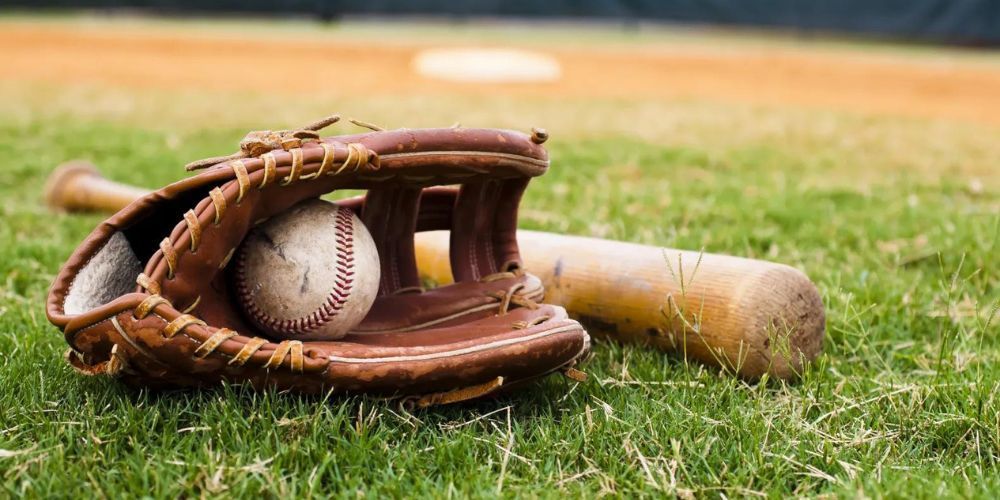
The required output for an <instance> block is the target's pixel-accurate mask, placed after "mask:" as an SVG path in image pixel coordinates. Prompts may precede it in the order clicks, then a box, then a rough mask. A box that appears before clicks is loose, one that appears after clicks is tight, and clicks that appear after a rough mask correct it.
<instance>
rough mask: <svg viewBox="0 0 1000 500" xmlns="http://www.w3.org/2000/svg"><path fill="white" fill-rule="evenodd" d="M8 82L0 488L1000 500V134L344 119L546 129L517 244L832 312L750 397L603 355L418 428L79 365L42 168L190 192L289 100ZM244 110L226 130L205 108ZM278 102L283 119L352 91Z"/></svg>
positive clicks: (607, 347) (838, 121)
mask: <svg viewBox="0 0 1000 500" xmlns="http://www.w3.org/2000/svg"><path fill="white" fill-rule="evenodd" d="M4 94H5V95H6V96H7V97H8V98H7V99H5V102H4V103H3V104H0V155H2V156H3V157H4V158H7V159H8V161H7V164H6V165H5V167H4V168H3V169H0V221H2V222H0V242H2V243H0V332H2V333H3V334H4V335H2V336H0V491H3V492H4V494H5V495H8V496H27V497H50V496H63V497H69V496H72V497H107V496H154V497H174V496H209V497H211V496H230V495H231V496H251V495H262V496H268V497H289V496H326V495H333V494H337V495H338V496H361V495H371V496H434V497H465V496H476V497H480V496H494V495H498V494H500V495H502V496H510V497H515V496H518V497H520V496H527V497H564V496H583V495H588V496H589V495H592V494H609V495H615V496H633V495H649V496H654V495H655V496H659V495H677V496H681V497H689V496H695V497H722V496H726V497H743V496H756V495H764V496H771V497H782V496H789V495H801V496H823V495H832V496H844V497H855V496H866V497H918V498H931V497H934V498H937V497H984V498H988V497H991V496H993V495H995V492H996V491H1000V401H998V396H997V394H1000V335H998V333H1000V326H998V325H1000V313H998V312H997V305H998V304H1000V266H998V262H997V261H998V259H997V257H998V255H1000V246H998V241H1000V195H998V189H1000V187H998V186H1000V173H998V172H997V170H996V165H997V164H1000V145H998V144H996V141H995V138H996V130H995V129H990V128H987V127H985V126H976V125H969V124H961V123H943V122H933V121H916V120H912V119H910V120H904V119H895V118H892V117H863V116H850V115H842V114H837V113H834V112H829V111H816V110H794V109H775V108H754V107H746V106H740V105H738V104H731V103H729V104H727V103H698V102H670V103H600V102H598V103H583V102H572V101H566V100H558V99H554V100H553V101H552V102H549V103H539V102H536V101H530V100H526V99H522V100H514V101H504V100H503V99H502V98H500V99H498V101H497V102H475V103H473V102H471V101H470V102H463V101H461V99H462V98H455V100H452V101H451V102H450V103H449V104H450V107H448V106H445V105H444V104H445V101H446V99H445V98H443V97H440V96H438V97H435V96H430V97H428V98H427V100H426V101H417V100H406V99H403V98H391V97H379V96H376V97H365V98H363V99H361V100H360V101H354V102H352V103H351V106H352V108H353V110H354V111H358V110H362V111H367V112H368V114H367V115H365V117H366V118H367V117H372V119H373V120H374V121H377V122H380V123H386V124H390V125H393V126H400V125H404V124H405V125H433V124H448V123H450V122H451V121H453V119H454V117H456V116H457V117H463V116H466V115H468V114H471V115H472V116H471V118H473V120H471V121H465V120H466V119H465V118H463V122H464V123H466V124H468V125H470V126H471V125H500V126H517V127H519V128H522V129H523V128H526V127H528V126H530V125H533V124H537V123H545V124H547V125H548V126H549V128H550V130H552V131H553V132H554V139H553V141H552V142H551V145H550V152H551V154H552V156H553V158H554V160H555V162H554V167H553V169H552V171H551V172H550V173H549V174H548V175H546V176H545V177H543V178H541V179H539V180H538V181H536V182H535V183H533V185H532V187H531V189H529V191H528V194H527V197H526V199H525V210H524V217H523V220H522V225H523V226H524V227H528V228H535V229H545V230H551V231H560V232H566V233H574V234H591V235H598V236H604V237H610V238H619V239H627V240H633V241H639V242H643V243H651V244H658V245H665V246H671V247H678V248H690V249H701V248H704V249H705V250H706V251H709V252H720V253H731V254H736V255H743V256H751V257H757V258H766V259H771V260H776V261H780V262H785V263H788V264H791V265H794V266H797V267H799V268H801V269H803V270H804V271H806V273H807V274H808V275H809V276H810V277H811V278H812V279H813V280H814V281H815V282H816V283H817V284H818V286H819V288H820V290H821V292H822V294H823V297H824V300H825V303H826V308H827V314H828V327H827V332H828V336H827V339H826V344H825V354H824V356H823V357H822V358H821V359H820V361H819V362H818V363H816V364H815V365H813V366H812V367H811V368H810V369H809V370H808V371H807V372H806V373H805V375H804V378H803V380H802V381H800V382H799V383H795V384H785V383H782V382H779V381H774V380H771V381H766V382H764V383H760V384H747V383H744V382H741V381H739V380H735V379H733V378H731V377H729V376H726V375H723V374H720V373H719V372H717V371H715V370H713V369H709V368H705V367H702V366H699V365H696V364H689V363H686V362H684V361H683V360H680V359H677V358H674V357H671V356H669V355H667V354H664V353H659V352H654V351H650V350H646V349H642V348H637V347H632V346H622V345H618V344H615V343H610V342H599V343H598V344H597V345H596V356H595V357H594V358H593V359H592V360H591V361H590V362H589V364H588V365H586V367H585V368H586V370H587V371H588V372H589V373H590V375H591V379H590V381H589V382H587V383H584V384H580V385H577V384H573V383H569V382H568V381H566V380H562V379H559V378H555V377H554V378H551V379H548V380H545V381H543V382H541V383H539V384H537V385H535V386H532V387H531V389H530V390H525V391H521V392H519V393H516V394H513V395H509V396H505V397H503V398H501V399H499V400H495V401H485V402H479V403H474V404H466V405H460V406H454V407H442V408H435V409H433V410H429V411H422V412H418V413H415V414H407V413H404V412H402V411H401V410H399V409H398V408H397V407H396V406H395V405H393V404H391V403H385V402H381V401H377V400H370V399H364V398H353V399H344V398H316V397H301V396H297V395H293V394H281V393H275V392H263V393H258V392H254V391H251V390H248V389H246V388H244V387H239V386H227V387H221V388H218V389H212V390H203V391H176V392H165V393H151V392H147V391H133V390H128V389H126V388H123V387H122V386H120V385H119V384H117V383H116V382H114V381H112V380H107V379H103V378H85V377H81V376H79V375H77V374H76V373H74V372H73V371H72V370H71V369H70V368H69V366H68V365H66V364H65V363H64V362H62V361H61V359H60V356H61V354H62V352H63V350H64V349H65V343H64V341H63V340H62V339H61V337H60V335H59V332H58V331H56V329H55V328H54V327H52V326H51V325H49V324H48V322H47V321H46V319H45V315H44V307H43V303H44V300H45V295H46V291H47V287H48V285H49V284H50V283H51V281H52V279H53V278H54V275H55V273H56V272H57V270H58V268H59V266H60V265H61V264H62V262H63V261H64V260H65V258H66V257H67V256H68V254H69V252H70V251H71V250H72V249H73V248H74V246H75V245H76V244H77V243H78V242H79V241H80V240H81V239H82V238H83V237H84V236H85V235H86V234H88V233H89V232H90V230H91V229H92V228H93V226H94V225H95V224H96V223H98V222H99V221H100V220H101V218H100V217H98V216H79V215H63V214H52V213H50V212H48V211H47V210H46V209H45V208H44V207H43V206H42V204H41V203H40V191H41V186H42V184H43V182H44V179H45V177H46V175H47V173H48V172H49V171H50V170H51V168H52V167H53V166H54V165H56V164H57V163H59V162H61V161H65V160H67V159H71V158H77V157H86V158H89V159H92V160H94V161H95V162H96V163H97V164H98V165H100V166H101V169H102V171H103V172H104V173H106V174H107V175H108V176H109V177H111V178H113V179H116V180H121V181H125V182H129V183H134V184H141V185H146V186H156V185H160V184H163V183H166V182H169V181H172V180H176V179H179V178H181V177H182V176H183V175H184V174H183V172H182V169H181V168H180V166H181V165H182V164H183V163H185V161H187V160H189V159H191V158H197V157H203V156H206V155H210V154H216V153H224V152H228V150H229V149H230V147H229V146H230V145H232V144H235V142H236V141H237V140H238V138H239V137H240V136H241V135H242V132H243V131H245V130H246V129H248V128H254V127H259V126H260V123H261V121H262V120H263V118H262V117H265V118H266V117H268V116H270V115H268V114H267V113H265V112H264V111H263V110H265V109H268V107H269V106H272V105H273V104H274V102H275V101H274V99H276V98H275V97H273V96H271V97H268V96H260V97H259V99H257V100H256V101H255V102H249V101H247V100H246V99H245V96H237V97H234V96H224V95H217V94H207V93H206V94H192V95H185V96H184V97H185V99H187V106H186V107H185V106H175V105H174V103H175V102H177V101H176V99H177V94H171V93H169V92H160V93H155V92H152V91H142V92H138V91H137V93H132V91H128V90H123V89H93V88H81V87H73V86H66V87H52V88H45V87H44V86H34V87H32V88H26V87H19V86H16V85H14V86H11V85H8V86H6V87H4ZM67 96H70V97H67ZM73 96H77V97H79V96H88V98H87V99H79V98H73ZM456 100H457V101H456ZM121 102H126V103H129V104H127V105H121V106H117V105H116V104H115V103H121ZM234 103H239V104H240V109H239V110H237V111H236V115H235V117H233V116H227V117H225V118H223V119H221V120H218V121H214V122H213V121H209V120H203V119H192V118H191V117H192V116H195V117H203V116H211V114H212V113H219V112H220V111H221V110H223V109H235V108H236V106H234ZM282 104H283V105H284V106H285V107H286V109H285V110H284V111H282V112H280V114H279V116H280V118H279V119H276V120H275V121H276V122H277V123H274V125H275V126H283V125H286V123H285V122H290V123H291V124H294V122H298V121H308V120H310V119H312V118H314V117H315V116H319V115H322V114H323V113H325V112H327V111H329V110H331V109H336V106H338V105H342V104H343V102H342V101H341V100H338V99H337V98H336V97H315V96H306V97H302V96H298V97H290V98H288V97H282ZM468 104H475V108H474V111H471V112H467V111H465V110H466V109H473V108H472V107H466V105H468ZM244 105H245V106H244ZM320 107H322V110H321V111H320V112H316V109H318V108H320ZM272 109H273V108H272ZM258 111H259V113H258ZM372 115H373V116H372ZM654 116H655V119H652V118H653V117H654ZM546 118H548V119H549V120H545V119H546ZM636 123H643V124H645V126H644V127H636V126H635V124H636Z"/></svg>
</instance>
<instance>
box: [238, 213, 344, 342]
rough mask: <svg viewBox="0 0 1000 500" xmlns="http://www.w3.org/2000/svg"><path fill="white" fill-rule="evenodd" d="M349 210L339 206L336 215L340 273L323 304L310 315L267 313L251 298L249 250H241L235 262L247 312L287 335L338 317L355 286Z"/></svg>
mask: <svg viewBox="0 0 1000 500" xmlns="http://www.w3.org/2000/svg"><path fill="white" fill-rule="evenodd" d="M352 215H353V214H352V213H351V211H350V209H347V208H343V207H337V215H336V216H335V217H334V229H335V231H336V232H335V234H336V249H337V272H338V274H339V276H338V277H337V279H335V280H333V289H332V290H330V295H328V296H327V298H326V302H324V303H323V304H321V305H320V306H319V308H317V310H316V311H313V312H312V313H311V314H310V315H308V316H305V317H302V318H295V319H286V320H279V319H277V318H273V317H271V316H268V315H267V314H265V313H264V312H263V311H261V310H260V308H259V307H258V306H257V303H256V302H254V301H252V300H250V298H251V297H250V289H249V287H248V286H247V282H246V266H245V265H244V264H245V259H246V252H240V253H239V256H238V257H237V262H236V293H237V295H238V296H239V298H240V300H241V302H243V304H245V305H246V306H247V314H249V315H250V317H251V318H253V320H254V321H256V322H257V323H258V324H261V325H264V326H265V327H266V328H268V329H270V330H272V331H274V332H277V333H280V334H284V335H295V334H301V333H305V332H311V331H313V330H315V329H317V328H319V327H321V326H323V325H325V324H326V323H328V322H329V321H330V320H331V319H333V318H335V317H336V316H337V315H338V314H340V311H341V310H342V309H343V308H344V304H346V303H347V299H348V298H349V297H350V294H351V289H352V288H353V287H354V221H353V217H352Z"/></svg>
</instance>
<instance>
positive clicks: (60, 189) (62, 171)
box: [45, 160, 149, 213]
mask: <svg viewBox="0 0 1000 500" xmlns="http://www.w3.org/2000/svg"><path fill="white" fill-rule="evenodd" d="M147 193H149V191H148V190H146V189H141V188H137V187H134V186H129V185H126V184H121V183H118V182H114V181H110V180H108V179H106V178H104V176H102V175H101V174H100V172H98V171H97V169H96V168H94V165H92V164H91V163H90V162H87V161H83V160H74V161H70V162H66V163H63V164H62V165H60V166H59V167H57V168H56V169H55V170H54V171H53V172H52V174H51V175H50V176H49V179H48V181H47V182H46V183H45V202H46V204H48V205H49V206H50V207H52V208H55V209H58V210H65V211H67V212H112V213H113V212H117V211H119V210H121V209H123V208H125V207H126V206H128V205H129V204H130V203H132V202H133V201H134V200H136V199H138V198H140V197H142V196H145V195H146V194H147Z"/></svg>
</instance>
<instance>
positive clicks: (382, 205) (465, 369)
mask: <svg viewBox="0 0 1000 500" xmlns="http://www.w3.org/2000/svg"><path fill="white" fill-rule="evenodd" d="M330 122H332V120H327V121H325V122H320V123H318V124H316V125H315V126H311V127H307V128H306V129H302V130H298V131H278V132H254V133H251V134H249V135H248V136H247V138H246V139H245V140H244V141H243V143H241V149H242V151H241V152H240V153H237V154H236V155H232V156H230V157H225V158H216V159H209V160H207V161H203V162H198V163H196V164H193V165H192V166H193V167H194V168H201V167H205V166H211V168H209V169H208V170H206V171H205V172H203V173H200V174H199V175H196V176H193V177H190V178H188V179H185V180H182V181H180V182H177V183H174V184H171V185H169V186H167V187H164V188H162V189H160V190H159V191H156V192H153V193H151V194H149V195H147V196H145V197H143V198H141V199H139V200H137V201H135V202H134V203H132V204H131V205H130V206H128V207H127V208H125V209H124V210H122V211H120V212H119V213H117V214H115V215H114V216H113V217H111V218H110V219H108V220H107V221H105V222H104V223H102V224H101V225H100V226H98V227H97V229H95V230H94V232H93V233H91V235H90V236H89V237H87V239H86V240H85V241H84V242H83V244H81V245H80V247H79V248H78V249H77V250H76V251H75V252H74V253H73V255H72V256H71V257H70V259H69V261H68V262H67V263H66V265H65V266H64V267H63V269H62V270H61V271H60V273H59V275H58V277H57V278H56V280H55V283H54V284H53V285H52V288H51V290H50V292H49V297H48V303H47V311H46V312H47V314H48V317H49V320H50V321H51V322H52V323H53V324H55V325H56V326H58V327H59V328H61V329H62V330H63V332H64V333H65V337H66V341H67V342H68V343H69V345H70V346H71V349H70V350H69V351H68V353H67V359H68V360H69V362H70V363H71V364H72V365H73V366H74V367H75V368H77V369H78V370H79V371H81V372H83V373H88V374H107V375H111V376H115V377H120V378H121V379H122V380H124V381H126V382H127V383H130V384H141V385H147V386H154V387H170V386H203V385H210V384H214V383H218V382H220V381H222V380H228V381H235V382H242V381H246V382H249V383H251V384H253V385H254V386H256V387H262V386H274V387H277V388H280V389H292V390H296V391H302V392H320V391H326V390H332V391H334V392H338V393H366V394H378V395H385V396H408V401H411V402H413V403H415V405H416V406H427V405H431V404H438V403H449V402H454V401H461V400H466V399H470V398H474V397H478V396H482V395H485V394H488V393H490V392H493V391H495V390H497V389H498V388H500V387H501V386H504V387H509V386H511V385H513V384H516V383H518V382H522V381H526V380H529V379H532V378H535V377H539V376H542V375H545V374H548V373H551V372H554V371H559V370H561V371H563V372H564V373H567V374H568V375H570V376H574V377H576V376H579V375H580V373H579V372H577V371H576V370H575V369H573V368H572V367H573V366H574V364H576V363H577V361H578V360H580V359H581V358H582V357H583V356H585V355H586V354H587V353H588V351H589V348H590V339H589V337H588V335H587V333H586V332H585V331H584V329H583V328H582V327H581V326H580V324H579V323H577V322H576V321H573V320H571V319H569V318H568V317H567V316H566V312H565V310H563V309H562V308H561V307H557V306H553V305H546V304H542V303H540V302H539V301H540V300H541V298H542V296H543V289H542V286H541V283H540V281H539V280H538V279H537V278H535V277H533V276H531V275H530V274H527V273H525V272H524V271H523V269H522V268H521V260H520V257H519V255H518V248H517V240H516V235H515V230H516V227H517V207H518V204H519V202H520V199H521V195H522V193H523V191H524V189H525V187H526V186H527V184H528V181H529V179H530V178H531V177H534V176H537V175H541V174H543V173H544V172H545V171H546V169H547V168H548V157H547V153H546V152H545V149H544V148H543V147H542V146H541V143H542V142H544V140H545V135H544V133H543V132H540V131H535V132H534V133H533V134H532V135H531V136H528V135H525V134H522V133H518V132H512V131H506V130H490V129H463V128H448V129H426V130H405V129H402V130H393V131H374V132H370V133H365V134H359V135H352V136H341V137H328V138H319V136H318V134H317V133H316V132H315V130H316V129H319V128H322V127H323V126H325V125H327V124H329V123H330ZM455 184H457V185H459V186H460V187H459V188H443V187H433V186H435V185H455ZM337 189H367V190H368V192H367V195H366V196H365V197H363V198H355V199H351V200H347V201H345V202H342V203H341V204H342V205H346V206H349V207H351V208H352V209H354V210H355V211H356V212H357V213H358V215H359V217H361V219H362V220H363V221H364V222H365V225H366V226H367V227H368V229H369V231H370V232H371V234H372V236H373V238H374V240H375V243H376V246H377V248H378V251H379V257H380V261H381V266H382V272H381V276H382V279H381V284H380V291H379V297H378V298H377V299H376V301H375V304H374V305H373V306H372V308H371V310H370V311H369V313H368V315H367V316H366V318H365V319H364V321H363V322H362V323H361V324H360V325H359V326H358V327H357V328H356V329H355V330H354V331H352V332H350V333H349V334H348V335H347V336H346V337H343V338H341V339H339V340H336V341H298V340H285V341H281V342H272V341H270V340H269V339H266V338H263V336H262V335H260V334H259V333H258V332H256V331H255V330H254V328H253V327H252V326H251V323H250V322H248V321H247V320H246V319H245V318H244V317H243V316H242V314H241V312H240V311H239V307H237V306H236V305H235V303H234V301H233V299H232V276H230V274H231V273H230V272H229V269H228V267H227V264H228V261H229V259H230V257H231V255H232V254H233V251H234V249H235V248H237V246H238V245H239V244H240V242H241V241H243V239H244V238H245V237H246V235H247V233H248V231H249V230H250V229H251V228H252V227H253V226H254V224H255V223H256V222H259V221H261V220H264V219H266V218H268V217H270V216H273V215H275V214H278V213H280V212H282V211H284V210H286V209H288V208H289V207H291V206H292V205H294V204H296V203H298V202H300V201H303V200H306V199H309V198H314V197H318V196H320V195H323V194H326V193H329V192H331V191H334V190H337ZM436 229H450V230H451V252H450V256H451V263H452V268H453V274H454V277H455V281H456V283H455V284H452V285H448V286H443V287H440V288H436V289H432V290H426V291H425V290H423V289H422V288H421V283H420V280H419V278H418V274H417V267H416V262H415V258H414V250H413V233H414V231H424V230H436ZM137 276H138V279H137ZM136 283H138V286H137V285H136Z"/></svg>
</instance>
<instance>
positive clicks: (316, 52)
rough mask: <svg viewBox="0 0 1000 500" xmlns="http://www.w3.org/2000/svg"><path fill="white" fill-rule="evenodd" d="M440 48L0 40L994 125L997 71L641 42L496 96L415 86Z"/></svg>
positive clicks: (976, 65)
mask: <svg viewBox="0 0 1000 500" xmlns="http://www.w3.org/2000/svg"><path fill="white" fill-rule="evenodd" d="M453 43H454V42H452V44H453ZM524 43H530V41H527V42H525V41H522V44H524ZM440 45H441V44H439V43H434V44H431V43H428V42H422V43H419V44H401V43H398V41H397V42H396V43H379V42H378V41H377V39H376V38H374V37H370V38H369V39H365V40H346V39H331V38H330V37H319V36H317V37H310V36H295V37H279V36H275V35H274V34H273V33H272V34H269V35H268V36H265V37H263V38H262V37H259V36H255V35H254V34H252V33H245V34H237V33H233V32H225V33H213V32H211V31H208V30H202V31H196V32H193V33H191V32H185V33H184V34H183V36H182V35H180V34H171V33H169V32H167V31H164V30H144V29H141V28H137V27H135V26H118V25H116V24H114V23H108V24H107V25H106V26H101V27H100V29H94V28H93V27H89V28H81V27H77V26H74V25H72V24H65V25H52V24H35V23H31V22H29V21H25V22H19V21H6V22H5V23H4V25H3V29H2V30H0V53H3V54H4V56H5V57H4V70H3V72H2V73H0V80H8V81H20V82H46V83H62V82H81V83H88V84H93V83H96V84H109V85H114V86H126V87H137V88H157V89H178V88H181V89H187V88H191V89H206V90H222V91H225V90H240V91H261V92H275V91H287V92H302V93H308V92H317V91H324V92H327V93H334V94H337V95H343V96H348V95H351V94H355V93H369V94H371V93H374V94H385V95H399V94H404V95H419V94H437V95H440V94H447V93H456V92H457V93H463V94H471V95H496V94H503V95H515V96H517V95H531V96H538V95H559V96H570V97H595V98H609V99H629V100H678V99H694V100H720V101H727V102H747V103H753V104H765V105H793V106H806V107H817V108H823V109H837V110H847V111H852V112H859V113H872V114H891V115H899V116H913V117H925V118H942V119H950V120H960V121H970V122H978V123H987V124H991V125H997V124H1000V113H997V112H996V111H997V110H1000V64H996V63H994V62H995V61H994V62H989V61H988V62H985V63H984V62H983V61H982V60H971V61H970V60H968V58H961V57H957V58H948V57H944V58H942V57H937V58H930V59H921V58H915V57H889V56H887V55H886V54H884V53H879V54H871V53H867V52H865V51H864V50H861V49H853V50H835V51H829V50H827V51H819V52H817V51H809V50H805V49H800V48H796V47H795V46H794V44H793V43H791V42H789V43H786V44H784V45H780V46H779V45H775V46H768V47H762V46H760V45H749V46H745V47H744V46H738V45H729V46H726V47H724V48H719V47H718V46H716V47H714V48H709V47H705V48H701V47H698V46H697V45H696V44H690V43H688V44H680V45H677V44H674V45H672V44H670V43H646V44H643V45H638V46H636V47H634V48H631V49H630V48H627V47H623V46H620V45H614V44H611V45H608V46H607V47H598V46H596V45H595V44H589V45H588V46H587V47H586V48H573V47H571V46H569V45H568V44H566V43H562V44H552V45H550V46H546V47H545V48H544V49H543V50H544V51H545V52H547V53H549V54H551V55H553V56H554V57H556V58H557V59H558V61H559V62H560V63H561V64H562V67H563V78H562V79H561V80H560V81H558V82H554V83H546V84H518V85H503V86H500V85H488V84H454V83H452V84H449V83H443V82H437V81H431V80H427V79H424V78H421V77H420V76H418V75H416V74H415V73H414V72H413V71H412V69H411V60H412V58H413V56H414V55H415V54H416V52H417V51H419V50H420V49H423V48H426V47H430V46H440ZM492 45H495V43H493V44H492ZM536 48H537V47H536Z"/></svg>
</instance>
